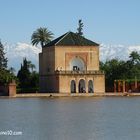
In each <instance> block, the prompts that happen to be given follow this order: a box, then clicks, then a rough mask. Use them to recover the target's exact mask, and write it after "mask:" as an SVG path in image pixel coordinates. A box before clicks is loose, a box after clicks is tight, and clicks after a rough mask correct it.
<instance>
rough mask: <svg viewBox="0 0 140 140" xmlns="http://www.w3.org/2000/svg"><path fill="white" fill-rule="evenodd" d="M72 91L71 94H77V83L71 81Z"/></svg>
mask: <svg viewBox="0 0 140 140" xmlns="http://www.w3.org/2000/svg"><path fill="white" fill-rule="evenodd" d="M70 89H71V93H76V82H75V81H74V80H72V81H71V85H70Z"/></svg>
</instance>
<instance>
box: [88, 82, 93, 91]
mask: <svg viewBox="0 0 140 140" xmlns="http://www.w3.org/2000/svg"><path fill="white" fill-rule="evenodd" d="M93 92H94V88H93V81H92V80H89V81H88V93H93Z"/></svg>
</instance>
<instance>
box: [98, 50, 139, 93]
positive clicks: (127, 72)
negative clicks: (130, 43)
mask: <svg viewBox="0 0 140 140" xmlns="http://www.w3.org/2000/svg"><path fill="white" fill-rule="evenodd" d="M100 69H101V70H103V71H104V72H105V77H106V78H105V82H106V91H112V90H113V86H114V85H113V83H114V80H119V79H121V80H130V81H131V80H132V81H134V79H135V78H136V79H140V54H138V52H135V51H133V52H132V53H131V54H130V56H129V60H127V61H122V60H118V59H112V60H107V61H106V62H105V63H103V62H100Z"/></svg>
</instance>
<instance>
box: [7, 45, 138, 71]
mask: <svg viewBox="0 0 140 140" xmlns="http://www.w3.org/2000/svg"><path fill="white" fill-rule="evenodd" d="M132 51H138V52H139V53H140V46H124V45H105V44H101V46H100V60H101V61H106V60H107V59H112V58H118V59H122V60H126V59H128V57H129V54H130V53H131V52H132ZM5 52H6V56H7V58H8V66H9V67H14V68H15V69H16V71H18V70H19V68H20V64H21V63H22V61H23V58H25V57H26V58H27V60H30V61H32V63H33V64H35V65H36V69H37V70H38V54H39V53H40V52H41V48H40V47H35V46H32V45H31V44H27V43H17V44H15V45H7V44H6V45H5Z"/></svg>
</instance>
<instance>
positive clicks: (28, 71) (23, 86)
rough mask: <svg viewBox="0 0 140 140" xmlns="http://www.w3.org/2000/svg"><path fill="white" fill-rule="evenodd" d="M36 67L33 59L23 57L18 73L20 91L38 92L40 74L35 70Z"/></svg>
mask: <svg viewBox="0 0 140 140" xmlns="http://www.w3.org/2000/svg"><path fill="white" fill-rule="evenodd" d="M34 67H35V65H34V64H32V62H31V61H28V60H27V59H26V58H24V59H23V63H22V64H21V68H20V70H19V71H18V74H17V78H18V89H20V90H19V92H24V93H26V92H36V91H37V90H38V86H39V74H38V73H37V72H36V71H33V68H34Z"/></svg>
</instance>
